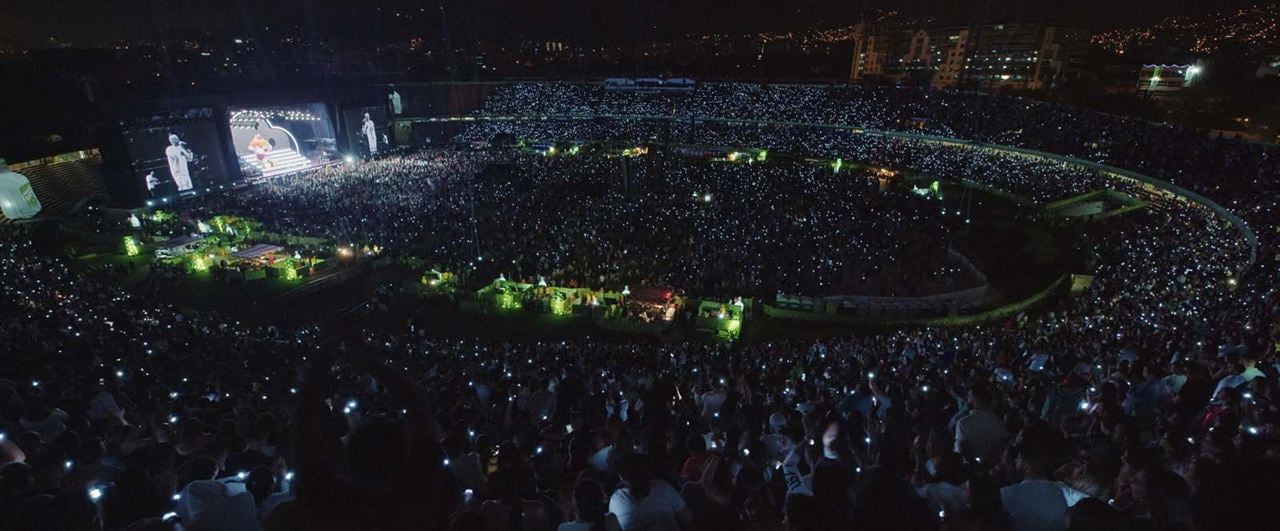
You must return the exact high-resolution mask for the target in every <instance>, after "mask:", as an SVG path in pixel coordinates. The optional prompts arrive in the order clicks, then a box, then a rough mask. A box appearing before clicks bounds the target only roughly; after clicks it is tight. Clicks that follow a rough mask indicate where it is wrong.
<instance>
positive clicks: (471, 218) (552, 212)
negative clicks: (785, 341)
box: [198, 149, 976, 296]
mask: <svg viewBox="0 0 1280 531" xmlns="http://www.w3.org/2000/svg"><path fill="white" fill-rule="evenodd" d="M624 164H625V165H626V168H627V170H626V178H625V179H626V180H628V181H629V182H627V183H626V184H624V177H623V169H622V168H623V165H624ZM832 175H833V172H832V170H831V168H829V167H827V166H825V165H815V164H804V163H775V164H745V163H744V164H729V163H716V164H712V163H708V162H700V161H691V160H688V159H686V158H682V157H674V156H672V157H657V156H646V157H636V158H630V157H627V158H626V160H624V158H623V157H620V156H607V155H602V154H597V153H592V154H586V153H584V154H580V155H576V156H564V157H558V156H542V155H537V154H532V153H527V152H522V151H517V150H492V151H483V152H473V151H462V150H453V149H447V150H431V151H425V152H423V153H421V154H418V155H410V156H402V155H398V156H393V157H387V158H382V159H379V160H375V161H370V162H367V163H362V164H359V165H354V166H349V165H348V166H337V167H328V168H325V169H322V170H320V171H318V172H315V173H311V174H306V175H302V176H292V177H284V178H281V179H278V180H274V181H270V182H268V183H266V184H264V185H263V186H260V187H257V188H255V189H253V190H249V191H247V192H244V193H241V194H236V195H231V196H211V197H209V198H208V199H206V200H205V201H204V202H203V203H202V204H201V205H200V208H199V210H198V212H199V213H201V214H202V215H216V214H219V213H231V214H235V215H241V216H245V217H248V218H251V219H254V220H258V221H261V222H263V223H264V225H265V226H266V227H267V229H268V230H270V231H271V232H275V233H284V234H298V235H306V236H317V237H323V238H327V239H330V240H333V241H337V242H341V243H343V244H345V243H354V244H355V245H357V246H367V245H378V246H380V247H382V248H386V249H388V250H390V251H392V252H398V253H403V254H411V255H414V256H419V257H426V258H428V259H430V260H431V261H432V262H433V263H437V264H442V267H445V268H447V269H449V270H452V271H456V272H459V273H467V272H471V271H473V270H475V271H481V272H483V273H484V274H486V275H489V276H488V277H486V279H488V278H492V277H496V276H497V275H498V274H502V275H504V276H505V277H507V278H512V279H520V280H526V281H529V282H537V281H539V279H542V280H545V281H547V282H552V283H554V284H556V285H569V286H591V287H594V288H597V289H600V288H607V289H614V290H620V289H622V288H623V287H624V286H641V285H645V286H660V287H669V288H675V289H678V290H680V291H682V292H684V293H689V294H697V295H718V296H736V295H742V294H752V293H757V292H764V293H768V292H773V291H777V290H782V291H786V292H789V293H806V294H807V293H816V294H828V293H841V294H847V293H858V294H877V295H878V294H897V295H907V294H917V293H929V292H930V291H931V290H932V291H938V290H943V289H947V288H948V287H950V286H952V285H955V284H957V283H959V284H960V285H961V286H962V287H967V285H966V284H965V283H968V284H972V283H974V282H976V281H975V280H973V279H971V278H969V279H966V278H961V277H963V276H962V275H957V274H955V269H956V268H955V267H954V264H949V263H948V253H947V252H948V250H949V249H950V246H949V241H948V236H947V235H948V230H947V228H946V227H945V226H944V224H943V223H942V220H941V219H940V218H941V217H942V216H941V211H942V210H943V209H940V208H939V206H938V204H937V201H933V204H930V200H928V199H924V198H921V197H920V196H918V195H914V194H912V193H911V192H910V191H909V190H907V189H903V188H900V187H895V188H892V189H889V190H885V191H880V190H878V188H877V182H876V181H875V180H874V179H872V178H869V177H868V176H867V175H863V174H853V173H852V172H851V173H850V174H848V175H846V177H845V178H835V179H833V178H831V176H832ZM784 250H785V251H786V252H784ZM486 261H487V262H488V264H486V263H485V262H486ZM953 261H954V260H953ZM477 274H479V273H477ZM952 289H954V288H952Z"/></svg>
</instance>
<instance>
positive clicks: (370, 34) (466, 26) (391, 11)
mask: <svg viewBox="0 0 1280 531" xmlns="http://www.w3.org/2000/svg"><path fill="white" fill-rule="evenodd" d="M1251 3H1255V2H1248V1H1240V0H1074V1H1073V0H903V1H891V0H785V1H779V0H701V1H699V0H547V1H543V2H531V1H528V0H427V1H419V0H373V1H363V2H358V1H350V0H347V1H339V0H270V1H264V2H247V1H244V0H204V1H194V0H167V1H158V0H127V1H114V2H87V1H84V0H16V1H15V0H6V2H5V4H6V7H5V8H4V10H3V12H4V16H2V17H0V35H3V37H0V42H6V43H7V44H10V45H13V46H18V47H21V46H29V45H33V44H37V43H40V42H42V41H45V40H47V39H49V38H50V37H57V38H58V39H60V40H62V41H68V42H72V43H75V44H81V45H92V44H96V43H103V42H110V41H112V40H118V39H129V40H132V39H150V40H169V39H177V38H184V37H191V36H198V35H200V34H212V35H215V36H219V37H223V36H231V35H237V34H245V36H253V34H254V33H255V32H258V33H264V32H265V33H270V34H272V35H273V36H279V35H280V33H279V32H281V31H282V30H283V31H289V32H292V33H297V34H298V36H299V37H305V38H312V39H330V40H332V41H333V42H334V43H335V44H337V45H348V41H349V42H350V43H354V44H359V43H361V42H365V43H370V42H375V41H378V40H382V41H387V40H391V41H395V40H399V39H402V38H406V37H408V36H414V35H416V36H421V37H423V38H426V39H428V40H435V39H443V38H444V35H445V33H446V30H447V32H448V36H449V38H450V39H451V40H452V41H453V42H454V43H455V44H466V43H468V42H469V41H473V40H487V41H490V42H493V41H495V40H496V41H497V42H498V43H502V41H503V40H509V41H512V42H517V41H518V40H519V39H522V38H554V39H558V40H563V41H566V42H569V43H571V44H575V45H581V46H591V45H595V44H612V43H618V42H635V41H637V40H640V41H650V40H661V39H663V38H664V37H667V36H669V35H680V34H687V33H712V32H716V33H724V32H731V33H749V32H755V31H776V30H794V29H805V28H811V27H814V26H821V27H834V26H842V25H848V24H851V23H853V22H856V21H857V20H859V19H860V18H861V17H862V15H863V14H866V15H869V16H870V15H874V14H876V13H880V12H884V11H887V10H892V11H897V12H900V13H902V14H904V15H906V16H909V17H911V18H914V19H919V20H933V21H936V23H940V24H965V23H976V22H984V21H994V22H999V21H1036V22H1039V21H1043V22H1049V23H1056V24H1064V25H1074V26H1082V27H1086V28H1088V29H1093V30H1097V29H1109V28H1113V27H1118V26H1131V25H1141V24H1147V23H1150V22H1153V21H1155V20H1158V19H1160V18H1163V17H1166V16H1170V15H1182V14H1198V13H1208V12H1214V11H1221V10H1225V9H1231V8H1235V7H1240V6H1244V5H1249V4H1251ZM378 8H381V11H379V10H378ZM442 11H443V13H444V17H443V18H444V21H445V22H444V23H442V17H441V12H442ZM395 13H399V14H400V16H396V15H395Z"/></svg>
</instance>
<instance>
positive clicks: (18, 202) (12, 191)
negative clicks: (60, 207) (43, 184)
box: [0, 159, 40, 219]
mask: <svg viewBox="0 0 1280 531" xmlns="http://www.w3.org/2000/svg"><path fill="white" fill-rule="evenodd" d="M0 210H2V211H3V212H4V216H5V217H7V218H9V219H26V218H32V217H35V215H36V214H39V213H40V200H39V199H36V192H35V190H32V189H31V181H29V180H27V178H26V177H24V176H22V175H20V174H17V173H14V172H12V171H9V165H8V164H7V163H5V161H4V159H0Z"/></svg>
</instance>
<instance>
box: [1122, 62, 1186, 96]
mask: <svg viewBox="0 0 1280 531" xmlns="http://www.w3.org/2000/svg"><path fill="white" fill-rule="evenodd" d="M1201 70H1202V69H1201V67H1200V66H1198V65H1142V70H1139V71H1138V82H1137V86H1136V87H1135V88H1136V89H1137V91H1138V93H1139V94H1143V95H1147V96H1153V97H1161V96H1168V95H1171V94H1173V93H1176V92H1179V91H1181V90H1182V89H1184V88H1186V87H1187V86H1188V85H1191V83H1192V82H1193V81H1194V80H1195V78H1196V77H1197V76H1199V75H1200V73H1201Z"/></svg>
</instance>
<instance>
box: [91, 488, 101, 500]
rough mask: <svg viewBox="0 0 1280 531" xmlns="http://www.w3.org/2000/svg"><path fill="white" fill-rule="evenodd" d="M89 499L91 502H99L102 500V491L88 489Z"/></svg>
mask: <svg viewBox="0 0 1280 531" xmlns="http://www.w3.org/2000/svg"><path fill="white" fill-rule="evenodd" d="M89 499H90V500H93V501H98V500H101V499H102V489H100V488H98V487H93V488H91V489H89Z"/></svg>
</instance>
